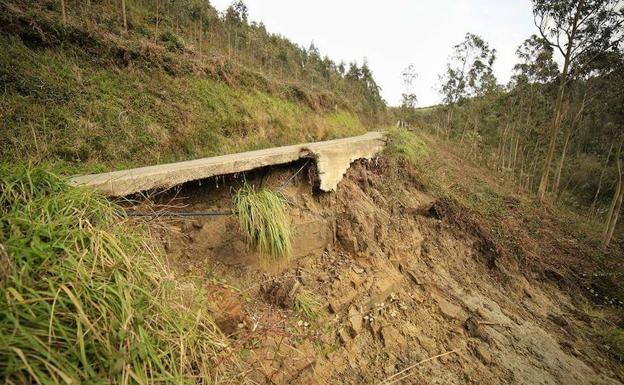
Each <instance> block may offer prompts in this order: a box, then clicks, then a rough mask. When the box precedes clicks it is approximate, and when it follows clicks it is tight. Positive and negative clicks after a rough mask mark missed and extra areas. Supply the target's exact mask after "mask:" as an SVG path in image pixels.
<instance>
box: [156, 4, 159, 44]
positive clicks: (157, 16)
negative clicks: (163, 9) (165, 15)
mask: <svg viewBox="0 0 624 385" xmlns="http://www.w3.org/2000/svg"><path fill="white" fill-rule="evenodd" d="M159 5H160V0H156V38H158V27H159V26H160V7H159Z"/></svg>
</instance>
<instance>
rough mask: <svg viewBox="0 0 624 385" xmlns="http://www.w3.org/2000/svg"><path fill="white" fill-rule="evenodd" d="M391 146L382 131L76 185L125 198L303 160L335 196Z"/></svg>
mask: <svg viewBox="0 0 624 385" xmlns="http://www.w3.org/2000/svg"><path fill="white" fill-rule="evenodd" d="M384 144H385V135H384V134H383V133H381V132H369V133H367V134H364V135H360V136H354V137H349V138H343V139H335V140H327V141H323V142H313V143H303V144H295V145H291V146H283V147H274V148H267V149H264V150H257V151H249V152H242V153H238V154H229V155H223V156H215V157H212V158H202V159H196V160H189V161H185V162H176V163H169V164H162V165H156V166H148V167H140V168H134V169H130V170H122V171H113V172H107V173H103V174H91V175H83V176H78V177H74V178H72V179H71V180H70V183H71V184H72V185H74V186H88V187H92V188H94V189H96V190H98V191H100V192H101V193H103V194H104V195H107V196H125V195H129V194H133V193H137V192H141V191H147V190H152V189H166V188H170V187H173V186H176V185H179V184H182V183H184V182H189V181H193V180H199V179H205V178H210V177H213V176H217V175H226V174H233V173H238V172H243V171H250V170H253V169H256V168H260V167H265V166H271V165H278V164H285V163H290V162H293V161H296V160H298V159H301V158H311V159H314V160H315V161H316V165H317V170H318V173H319V177H320V188H321V190H323V191H335V190H336V186H337V185H338V182H340V180H341V179H342V177H343V176H344V174H345V172H346V171H347V169H348V168H349V166H350V165H351V163H352V162H353V161H355V160H357V159H371V158H373V157H374V156H375V155H376V154H377V153H378V152H379V151H381V149H382V148H383V146H384Z"/></svg>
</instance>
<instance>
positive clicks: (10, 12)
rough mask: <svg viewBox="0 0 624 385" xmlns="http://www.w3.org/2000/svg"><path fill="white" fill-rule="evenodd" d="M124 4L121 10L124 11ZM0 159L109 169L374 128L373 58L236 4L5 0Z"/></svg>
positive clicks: (378, 111)
mask: <svg viewBox="0 0 624 385" xmlns="http://www.w3.org/2000/svg"><path fill="white" fill-rule="evenodd" d="M122 5H125V7H122ZM0 33H1V36H0V86H1V88H2V95H1V96H0V98H1V101H2V103H0V112H1V114H2V122H1V123H0V153H1V160H3V161H18V162H27V161H28V162H31V161H34V162H45V163H52V164H55V165H60V166H61V169H63V170H68V169H70V170H71V169H74V170H78V169H79V170H105V169H111V168H123V167H128V166H131V165H144V164H151V163H159V162H166V161H172V160H179V159H187V158H195V157H201V156H209V155H217V154H223V153H231V152H236V151H242V150H249V149H255V148H260V147H267V146H275V145H281V144H287V143H292V142H300V141H313V140H321V139H329V138H335V137H340V136H348V135H354V134H358V133H362V132H364V131H365V130H366V129H367V128H369V127H378V126H379V125H380V124H382V123H383V122H384V119H385V103H384V101H383V100H382V99H381V97H380V95H379V88H378V87H377V85H376V84H375V82H374V79H373V77H372V74H371V72H370V70H369V69H368V67H367V66H366V64H365V63H364V64H363V65H362V66H357V65H356V64H351V65H350V66H349V68H348V69H347V68H345V66H344V64H342V63H340V64H336V63H334V62H333V61H331V60H330V59H329V58H327V57H322V56H321V55H320V53H319V51H318V49H316V48H315V47H314V46H311V47H310V48H309V49H304V48H301V47H299V46H297V45H295V44H293V43H291V42H290V41H288V40H287V39H286V38H283V37H281V36H278V35H274V34H271V33H269V32H267V31H266V29H265V28H264V26H263V25H262V24H256V23H249V22H248V21H247V10H246V7H245V6H244V4H243V3H242V2H237V3H235V4H233V6H232V7H230V8H229V9H228V10H227V12H226V13H225V14H224V15H219V14H218V13H217V11H216V10H215V9H214V8H212V7H211V6H210V5H209V3H208V2H207V1H199V0H192V1H184V2H178V1H176V2H169V1H161V0H156V1H139V0H128V1H125V2H113V1H92V2H89V1H87V2H83V1H71V0H65V1H56V0H54V1H52V0H49V1H4V2H2V3H1V4H0Z"/></svg>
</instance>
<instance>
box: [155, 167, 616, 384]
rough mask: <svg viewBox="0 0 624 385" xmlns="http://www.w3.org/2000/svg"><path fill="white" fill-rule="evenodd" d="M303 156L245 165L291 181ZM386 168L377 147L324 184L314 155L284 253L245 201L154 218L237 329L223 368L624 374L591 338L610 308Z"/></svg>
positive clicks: (213, 197)
mask: <svg viewBox="0 0 624 385" xmlns="http://www.w3.org/2000/svg"><path fill="white" fill-rule="evenodd" d="M298 166H299V165H290V166H284V167H278V168H273V169H271V170H266V169H265V170H259V171H257V172H253V173H250V174H248V175H246V177H245V178H246V179H247V181H248V182H251V183H256V184H262V185H263V186H265V187H269V188H279V187H280V186H281V185H282V183H283V182H284V181H285V180H286V179H288V178H289V177H290V176H291V175H292V173H293V172H294V171H295V170H296V169H297V168H298ZM386 174H387V170H386V167H385V166H384V161H383V159H377V160H374V161H371V162H358V163H355V164H354V165H353V166H352V167H351V169H350V170H349V171H348V173H347V176H346V177H345V178H344V179H343V181H342V182H341V183H340V185H339V187H338V190H337V192H335V193H319V192H317V191H315V190H314V188H313V187H312V184H313V183H314V170H308V172H307V173H306V172H303V173H301V174H300V175H299V176H298V177H297V178H296V179H295V181H294V183H292V184H289V185H288V186H286V187H285V188H284V189H283V192H284V194H285V195H286V196H287V197H288V199H289V200H290V201H291V202H292V207H291V216H292V221H293V225H294V228H295V233H296V235H295V240H294V248H295V250H294V256H293V258H292V260H291V261H289V262H288V263H284V264H282V265H281V266H275V265H273V266H267V265H264V264H262V263H259V262H258V261H259V260H260V259H259V258H258V255H256V254H255V253H254V252H253V251H250V250H248V249H247V246H246V244H245V241H244V237H243V235H242V234H241V233H240V230H239V228H238V223H237V221H236V218H235V217H233V216H207V217H200V218H193V219H188V218H185V219H157V220H153V221H151V222H150V223H151V224H152V225H153V228H154V230H155V231H156V232H157V234H159V237H160V239H161V240H162V242H163V245H164V247H165V248H166V250H167V251H168V254H169V259H170V261H171V263H172V264H173V265H175V266H176V267H177V269H178V270H179V271H180V273H181V274H188V275H193V276H196V277H198V279H200V280H201V281H202V282H203V285H204V287H205V289H206V293H205V295H207V296H208V297H209V298H210V299H211V300H212V303H213V304H214V314H215V319H216V322H217V323H218V325H219V326H220V327H221V328H222V330H224V331H225V332H226V333H228V334H229V335H230V340H231V346H230V347H229V350H228V352H227V353H226V354H231V355H237V356H239V357H240V359H241V362H242V367H240V368H239V369H238V371H237V373H236V374H233V375H232V377H228V378H224V379H223V381H224V382H226V383H227V382H231V383H250V384H264V383H269V384H308V383H313V384H379V383H383V384H391V383H403V384H408V383H409V384H553V385H554V384H561V385H563V384H619V383H621V379H622V378H621V377H620V375H619V374H618V373H617V369H616V368H615V366H614V365H613V363H612V361H611V360H610V359H609V358H608V356H607V353H606V351H605V349H604V347H602V346H601V345H599V344H598V343H597V342H596V340H595V338H594V337H592V336H593V335H594V331H595V330H597V329H599V328H601V327H602V325H601V322H603V321H601V320H600V319H596V318H592V317H590V316H588V315H587V314H586V312H585V311H583V309H585V306H587V304H586V302H585V301H584V299H583V298H581V297H580V296H579V295H578V293H570V292H564V291H563V290H561V289H560V288H559V287H558V286H557V285H556V282H555V281H543V280H540V279H536V278H535V277H536V276H535V275H532V274H529V273H528V272H525V271H524V270H525V269H524V268H523V266H522V264H521V263H519V261H517V260H513V261H512V260H510V259H509V258H507V257H505V256H504V253H502V252H501V250H499V248H500V246H499V245H498V244H497V242H496V241H495V240H493V239H492V238H490V237H488V236H487V234H486V233H485V232H483V231H481V230H480V226H479V224H477V223H473V222H471V221H470V220H468V219H466V218H465V217H463V216H462V210H461V209H460V208H458V207H455V206H452V205H450V204H448V203H445V202H442V201H438V200H436V198H435V197H433V196H431V195H429V194H427V193H425V192H423V191H422V190H421V188H419V185H418V183H417V182H416V181H414V180H412V179H411V178H405V179H402V180H400V181H399V179H393V178H390V177H389V176H388V175H386ZM239 183H241V179H240V178H239V179H236V178H226V179H215V180H210V181H204V182H203V183H202V184H201V185H200V184H196V183H193V184H188V185H185V186H183V187H182V188H181V189H179V190H177V191H175V192H169V193H167V194H164V195H160V196H158V197H157V198H156V199H155V201H156V202H157V203H159V204H164V203H167V204H169V205H172V204H173V205H174V207H170V208H169V210H174V211H175V210H178V211H203V212H206V211H214V212H218V211H223V210H227V209H229V208H230V203H231V195H232V191H233V189H232V186H236V185H237V184H239ZM181 205H183V207H182V206H181ZM303 294H305V296H302V295H303ZM300 298H308V299H311V301H309V302H308V305H309V306H302V305H301V303H299V306H298V307H297V305H298V301H300ZM317 303H318V305H317ZM304 305H305V304H304ZM297 309H298V311H297ZM306 309H310V310H311V311H310V312H309V313H308V314H307V315H306V311H305V310H306ZM441 354H442V356H439V357H437V358H434V359H431V360H428V359H429V358H431V357H436V356H438V355H441Z"/></svg>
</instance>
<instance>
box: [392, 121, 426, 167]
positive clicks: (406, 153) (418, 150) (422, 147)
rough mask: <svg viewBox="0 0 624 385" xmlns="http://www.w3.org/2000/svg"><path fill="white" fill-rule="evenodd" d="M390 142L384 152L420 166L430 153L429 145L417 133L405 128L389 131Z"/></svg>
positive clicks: (393, 157) (394, 157)
mask: <svg viewBox="0 0 624 385" xmlns="http://www.w3.org/2000/svg"><path fill="white" fill-rule="evenodd" d="M387 137H388V143H387V144H386V147H385V148H384V154H385V155H386V156H387V157H389V158H391V159H396V160H400V161H404V162H407V163H408V164H410V165H412V166H414V167H415V166H418V165H420V163H421V160H422V159H423V158H424V157H426V156H427V155H429V147H427V144H426V143H425V142H424V141H423V140H422V139H421V138H420V137H418V135H416V134H415V133H413V132H411V131H409V130H406V129H404V128H392V129H390V130H388V132H387Z"/></svg>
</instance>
